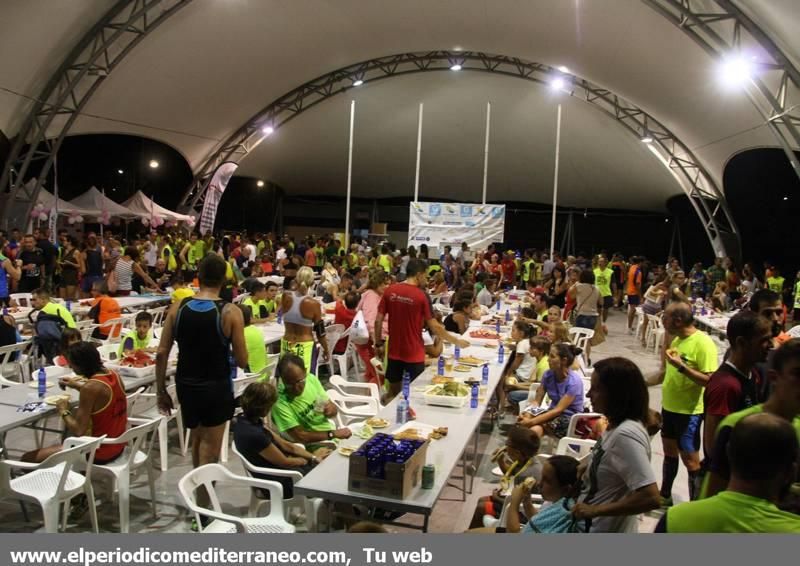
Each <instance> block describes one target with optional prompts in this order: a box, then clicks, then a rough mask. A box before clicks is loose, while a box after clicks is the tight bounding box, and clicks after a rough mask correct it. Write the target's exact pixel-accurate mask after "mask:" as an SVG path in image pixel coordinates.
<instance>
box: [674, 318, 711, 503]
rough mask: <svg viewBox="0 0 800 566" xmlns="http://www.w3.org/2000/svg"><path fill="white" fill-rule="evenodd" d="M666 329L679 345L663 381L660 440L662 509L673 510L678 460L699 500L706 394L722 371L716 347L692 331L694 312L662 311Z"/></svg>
mask: <svg viewBox="0 0 800 566" xmlns="http://www.w3.org/2000/svg"><path fill="white" fill-rule="evenodd" d="M664 328H665V329H666V330H667V332H668V333H669V334H670V335H671V336H675V339H674V340H673V341H672V343H671V344H670V346H669V348H667V351H666V352H665V361H666V368H665V371H664V374H663V376H662V379H663V383H664V387H663V390H662V417H663V419H664V422H663V428H662V430H661V438H662V441H663V443H664V464H663V473H662V484H661V497H662V500H663V501H662V503H663V504H664V505H666V506H670V505H672V483H673V482H674V481H675V476H677V475H678V457H679V456H680V458H681V460H683V464H684V466H686V470H687V471H688V473H689V496H690V498H691V499H696V492H697V491H698V483H699V479H700V425H701V424H702V422H703V409H704V407H703V390H704V389H705V386H706V384H707V383H708V381H709V379H710V376H711V374H712V373H714V371H716V369H717V367H718V366H719V361H718V359H717V346H716V345H715V344H714V342H713V341H712V340H711V338H710V337H709V336H708V334H706V333H705V332H702V331H701V330H698V329H697V328H695V326H694V319H693V318H692V309H691V307H689V305H687V304H686V303H672V304H670V305H669V306H668V307H667V309H666V310H665V311H664Z"/></svg>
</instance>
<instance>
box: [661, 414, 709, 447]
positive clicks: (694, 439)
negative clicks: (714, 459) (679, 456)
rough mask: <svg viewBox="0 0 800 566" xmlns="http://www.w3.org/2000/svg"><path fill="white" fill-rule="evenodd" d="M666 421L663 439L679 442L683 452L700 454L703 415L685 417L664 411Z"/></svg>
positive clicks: (662, 429)
mask: <svg viewBox="0 0 800 566" xmlns="http://www.w3.org/2000/svg"><path fill="white" fill-rule="evenodd" d="M661 416H662V418H663V419H664V422H663V425H662V427H661V437H662V438H668V439H670V440H677V441H678V448H679V449H680V450H681V452H698V451H699V450H700V424H701V423H702V422H703V415H684V414H682V413H673V412H672V411H667V410H666V409H665V410H662V411H661Z"/></svg>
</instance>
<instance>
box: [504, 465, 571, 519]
mask: <svg viewBox="0 0 800 566" xmlns="http://www.w3.org/2000/svg"><path fill="white" fill-rule="evenodd" d="M535 485H536V480H534V479H533V478H526V479H525V480H523V481H522V482H520V483H518V484H517V486H516V487H515V488H514V490H513V491H512V492H511V496H510V501H509V504H508V505H509V510H508V512H507V513H506V517H507V519H506V524H505V526H499V527H497V529H496V530H495V532H507V533H518V532H520V526H521V525H520V517H519V513H516V512H514V511H516V510H517V509H519V507H520V504H522V508H523V511H524V514H525V517H527V519H528V521H527V523H525V525H524V526H522V532H523V533H570V532H577V528H576V523H575V521H576V520H575V519H574V518H573V516H572V507H573V506H574V505H575V498H576V497H577V495H578V492H579V491H580V486H581V484H580V481H578V461H577V460H576V459H575V458H573V457H572V456H551V457H550V458H548V459H547V460H546V461H545V463H544V467H543V468H542V479H541V481H540V482H539V486H540V492H541V494H542V499H543V500H544V503H543V504H542V506H541V507H540V508H539V509H538V510H537V509H536V508H535V507H534V506H533V503H532V502H531V490H532V489H533V487H534V486H535Z"/></svg>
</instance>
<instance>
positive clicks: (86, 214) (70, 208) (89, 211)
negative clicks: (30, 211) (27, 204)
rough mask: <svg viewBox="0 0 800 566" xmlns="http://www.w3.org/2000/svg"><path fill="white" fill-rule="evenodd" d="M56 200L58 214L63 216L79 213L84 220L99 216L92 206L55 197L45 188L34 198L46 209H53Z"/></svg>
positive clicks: (98, 211)
mask: <svg viewBox="0 0 800 566" xmlns="http://www.w3.org/2000/svg"><path fill="white" fill-rule="evenodd" d="M56 202H58V214H59V215H64V216H74V215H80V216H83V219H84V220H85V221H89V219H90V218H93V217H97V216H100V214H101V213H100V210H99V209H98V208H94V207H84V206H80V205H77V204H73V203H71V202H69V201H66V200H63V199H60V198H59V199H56V196H55V195H54V194H53V193H51V192H49V191H47V190H45V189H42V190H41V191H40V192H39V197H38V198H37V199H36V204H41V205H42V206H44V208H46V209H48V210H53V209H54V208H55V207H56Z"/></svg>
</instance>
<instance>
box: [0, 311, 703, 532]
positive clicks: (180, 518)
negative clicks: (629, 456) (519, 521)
mask: <svg viewBox="0 0 800 566" xmlns="http://www.w3.org/2000/svg"><path fill="white" fill-rule="evenodd" d="M608 327H609V337H608V339H607V340H606V342H605V343H604V344H602V345H600V346H597V347H596V348H594V349H593V351H592V359H593V360H594V361H597V360H600V359H603V358H607V357H611V356H624V357H627V358H630V359H631V360H633V361H635V362H636V363H637V364H638V365H639V367H640V368H641V369H642V371H643V372H644V373H645V375H647V374H648V373H651V372H654V371H656V370H657V369H658V366H659V362H658V360H657V358H656V356H655V355H654V354H653V353H652V351H650V352H646V351H645V350H644V348H643V347H642V346H641V345H640V344H639V343H638V341H637V340H636V339H635V338H634V337H633V336H630V335H629V334H628V333H627V331H626V329H625V316H624V315H623V313H622V312H620V311H614V312H612V313H611V315H610V317H609V320H608ZM650 406H651V407H652V408H654V409H660V407H661V388H660V387H653V388H651V389H650ZM170 434H171V435H172V437H171V438H170V440H171V441H172V442H173V444H171V446H170V453H169V470H168V471H167V472H160V471H157V472H156V495H157V503H156V515H157V516H156V518H153V515H152V512H151V507H150V502H149V490H148V487H147V481H146V476H145V475H144V474H142V475H140V476H139V477H138V478H137V479H134V483H133V486H132V495H131V509H130V515H131V532H142V533H151V532H170V533H171V532H188V531H189V524H190V517H189V516H188V514H187V511H186V508H185V507H184V506H183V505H182V503H181V499H180V495H179V494H178V490H177V484H178V481H179V480H180V478H181V477H182V476H183V475H184V474H185V473H186V472H187V471H189V470H190V469H191V463H190V458H189V456H188V455H187V456H186V457H184V456H182V455H181V454H180V451H179V450H178V449H177V437H176V435H175V429H174V427H171V430H170ZM56 441H57V438H56V436H55V435H51V436H50V437H49V438H48V439H47V441H46V444H52V443H55V442H56ZM504 442H505V437H503V436H502V435H500V434H499V432H498V430H497V429H496V428H495V430H494V431H493V432H492V433H491V434H482V435H481V437H480V442H479V458H480V460H479V462H478V469H477V473H476V477H475V483H474V488H473V490H472V493H471V494H468V495H467V498H466V502H464V501H462V500H461V498H462V494H461V492H460V491H459V490H457V489H455V488H452V487H449V488H446V489H445V490H444V491H443V492H442V497H441V499H440V500H439V502H438V503H437V505H436V507H435V509H434V513H433V515H432V516H431V521H430V531H431V532H434V533H452V532H462V531H464V530H465V529H466V528H467V526H468V525H469V522H470V520H471V517H472V514H473V510H474V508H475V505H476V502H477V500H478V498H479V497H482V496H484V495H488V494H490V493H491V491H492V490H493V489H494V488H495V487H497V483H498V478H495V477H493V476H492V475H491V468H492V467H493V465H492V463H491V462H490V461H489V458H488V455H489V454H491V453H492V452H493V451H494V450H495V449H496V448H497V447H498V446H500V445H502V444H503V443H504ZM7 446H8V447H9V454H10V457H11V458H15V457H18V456H19V454H21V453H22V452H23V451H25V450H29V449H30V448H32V447H33V433H32V432H31V431H30V430H16V431H12V432H11V433H9V434H8V436H7ZM652 446H653V459H652V463H653V469H654V471H655V473H656V477H657V478H658V479H659V481H660V478H661V462H662V458H663V451H662V447H661V437H660V435H658V436H656V437H655V438H654V439H653V444H652ZM157 450H158V447H156V448H155V449H154V452H153V455H154V457H155V458H154V459H157V456H158V453H157ZM227 465H228V467H229V468H230V469H231V470H233V471H235V472H237V473H242V472H243V470H242V467H241V464H240V463H239V461H238V459H237V458H236V457H234V456H233V455H231V458H230V461H229V462H228V464H227ZM459 472H460V470H459V469H457V470H456V474H458V473H459ZM451 483H459V484H460V481H458V482H456V480H451ZM219 489H220V492H221V493H222V495H223V497H222V499H223V500H224V502H225V503H224V507H225V509H226V510H227V511H228V512H231V513H236V514H242V515H244V514H246V512H247V504H248V501H249V493H248V491H247V490H246V489H240V488H233V487H231V486H220V487H219ZM97 493H98V501H99V504H98V515H99V520H100V529H101V531H105V532H118V525H119V523H118V511H117V508H116V505H115V504H114V503H113V502H112V501H111V499H110V497H109V496H108V494H107V493H103V491H102V489H101V488H100V487H98V489H97ZM673 497H674V499H675V501H676V502H677V501H685V500H687V499H688V487H687V476H686V470H685V469H684V468H683V467H682V466H681V468H680V471H679V473H678V478H677V479H676V481H675V487H674V494H673ZM28 510H29V515H30V519H31V521H30V522H26V521H25V520H24V518H23V515H22V512H21V509H20V506H19V504H18V503H17V502H16V501H13V500H5V501H1V502H0V524H2V527H1V529H2V531H4V532H32V531H36V530H39V529H41V527H42V523H41V513H40V512H39V511H38V510H37V509H36V508H35V507H34V506H33V505H30V504H29V505H28ZM659 516H660V512H654V513H652V514H649V515H648V516H644V517H642V518H641V521H640V525H639V530H640V531H641V532H648V531H652V529H653V527H654V526H655V523H656V522H657V520H658V518H659ZM403 521H404V522H408V523H412V524H421V517H415V516H407V517H404V518H403ZM90 528H91V527H90V523H89V519H88V514H87V515H86V517H85V518H84V519H83V520H81V521H80V522H78V523H76V524H70V525H68V528H67V531H68V532H85V531H87V530H89V529H90ZM298 528H299V530H303V525H302V524H300V525H299V526H298ZM391 530H393V531H402V530H405V529H399V528H391Z"/></svg>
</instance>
